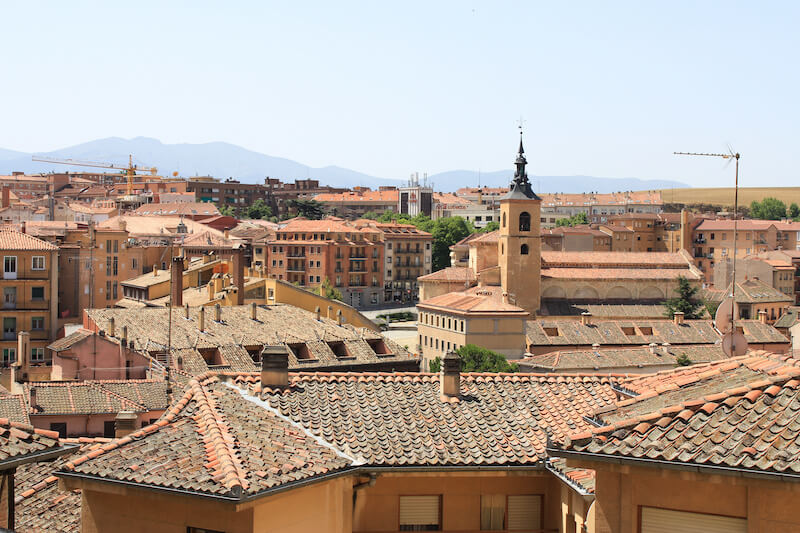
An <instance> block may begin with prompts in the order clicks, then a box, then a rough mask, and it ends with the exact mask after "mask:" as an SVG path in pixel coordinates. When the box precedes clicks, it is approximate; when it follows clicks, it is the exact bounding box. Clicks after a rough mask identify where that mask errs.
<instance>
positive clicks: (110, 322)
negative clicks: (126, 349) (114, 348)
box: [108, 316, 117, 337]
mask: <svg viewBox="0 0 800 533" xmlns="http://www.w3.org/2000/svg"><path fill="white" fill-rule="evenodd" d="M114 324H115V320H114V317H113V316H112V317H111V318H109V319H108V336H109V337H113V336H114V333H116V332H117V329H116V328H115V327H114Z"/></svg>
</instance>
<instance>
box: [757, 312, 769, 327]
mask: <svg viewBox="0 0 800 533" xmlns="http://www.w3.org/2000/svg"><path fill="white" fill-rule="evenodd" d="M758 321H759V322H761V323H762V324H766V323H767V312H766V311H764V310H763V309H762V310H761V311H759V312H758Z"/></svg>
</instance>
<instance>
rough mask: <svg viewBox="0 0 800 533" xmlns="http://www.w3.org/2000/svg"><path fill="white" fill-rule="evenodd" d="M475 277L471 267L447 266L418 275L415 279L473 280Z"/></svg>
mask: <svg viewBox="0 0 800 533" xmlns="http://www.w3.org/2000/svg"><path fill="white" fill-rule="evenodd" d="M477 279H478V277H477V276H476V275H475V272H474V271H473V270H472V269H471V268H467V267H447V268H443V269H442V270H437V271H436V272H431V273H430V274H425V275H424V276H420V277H418V278H417V281H445V282H452V281H461V282H466V281H469V282H473V281H475V280H477Z"/></svg>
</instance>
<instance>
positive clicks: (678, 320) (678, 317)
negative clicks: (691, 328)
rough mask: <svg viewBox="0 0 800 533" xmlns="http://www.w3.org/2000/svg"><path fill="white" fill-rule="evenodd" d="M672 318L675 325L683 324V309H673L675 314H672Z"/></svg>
mask: <svg viewBox="0 0 800 533" xmlns="http://www.w3.org/2000/svg"><path fill="white" fill-rule="evenodd" d="M672 320H673V321H674V322H675V324H677V325H681V324H683V311H675V314H673V315H672Z"/></svg>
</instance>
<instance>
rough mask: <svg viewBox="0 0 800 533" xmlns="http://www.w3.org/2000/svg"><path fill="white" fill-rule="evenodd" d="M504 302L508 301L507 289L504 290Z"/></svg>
mask: <svg viewBox="0 0 800 533" xmlns="http://www.w3.org/2000/svg"><path fill="white" fill-rule="evenodd" d="M503 303H504V304H507V303H508V293H507V292H506V291H503Z"/></svg>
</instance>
